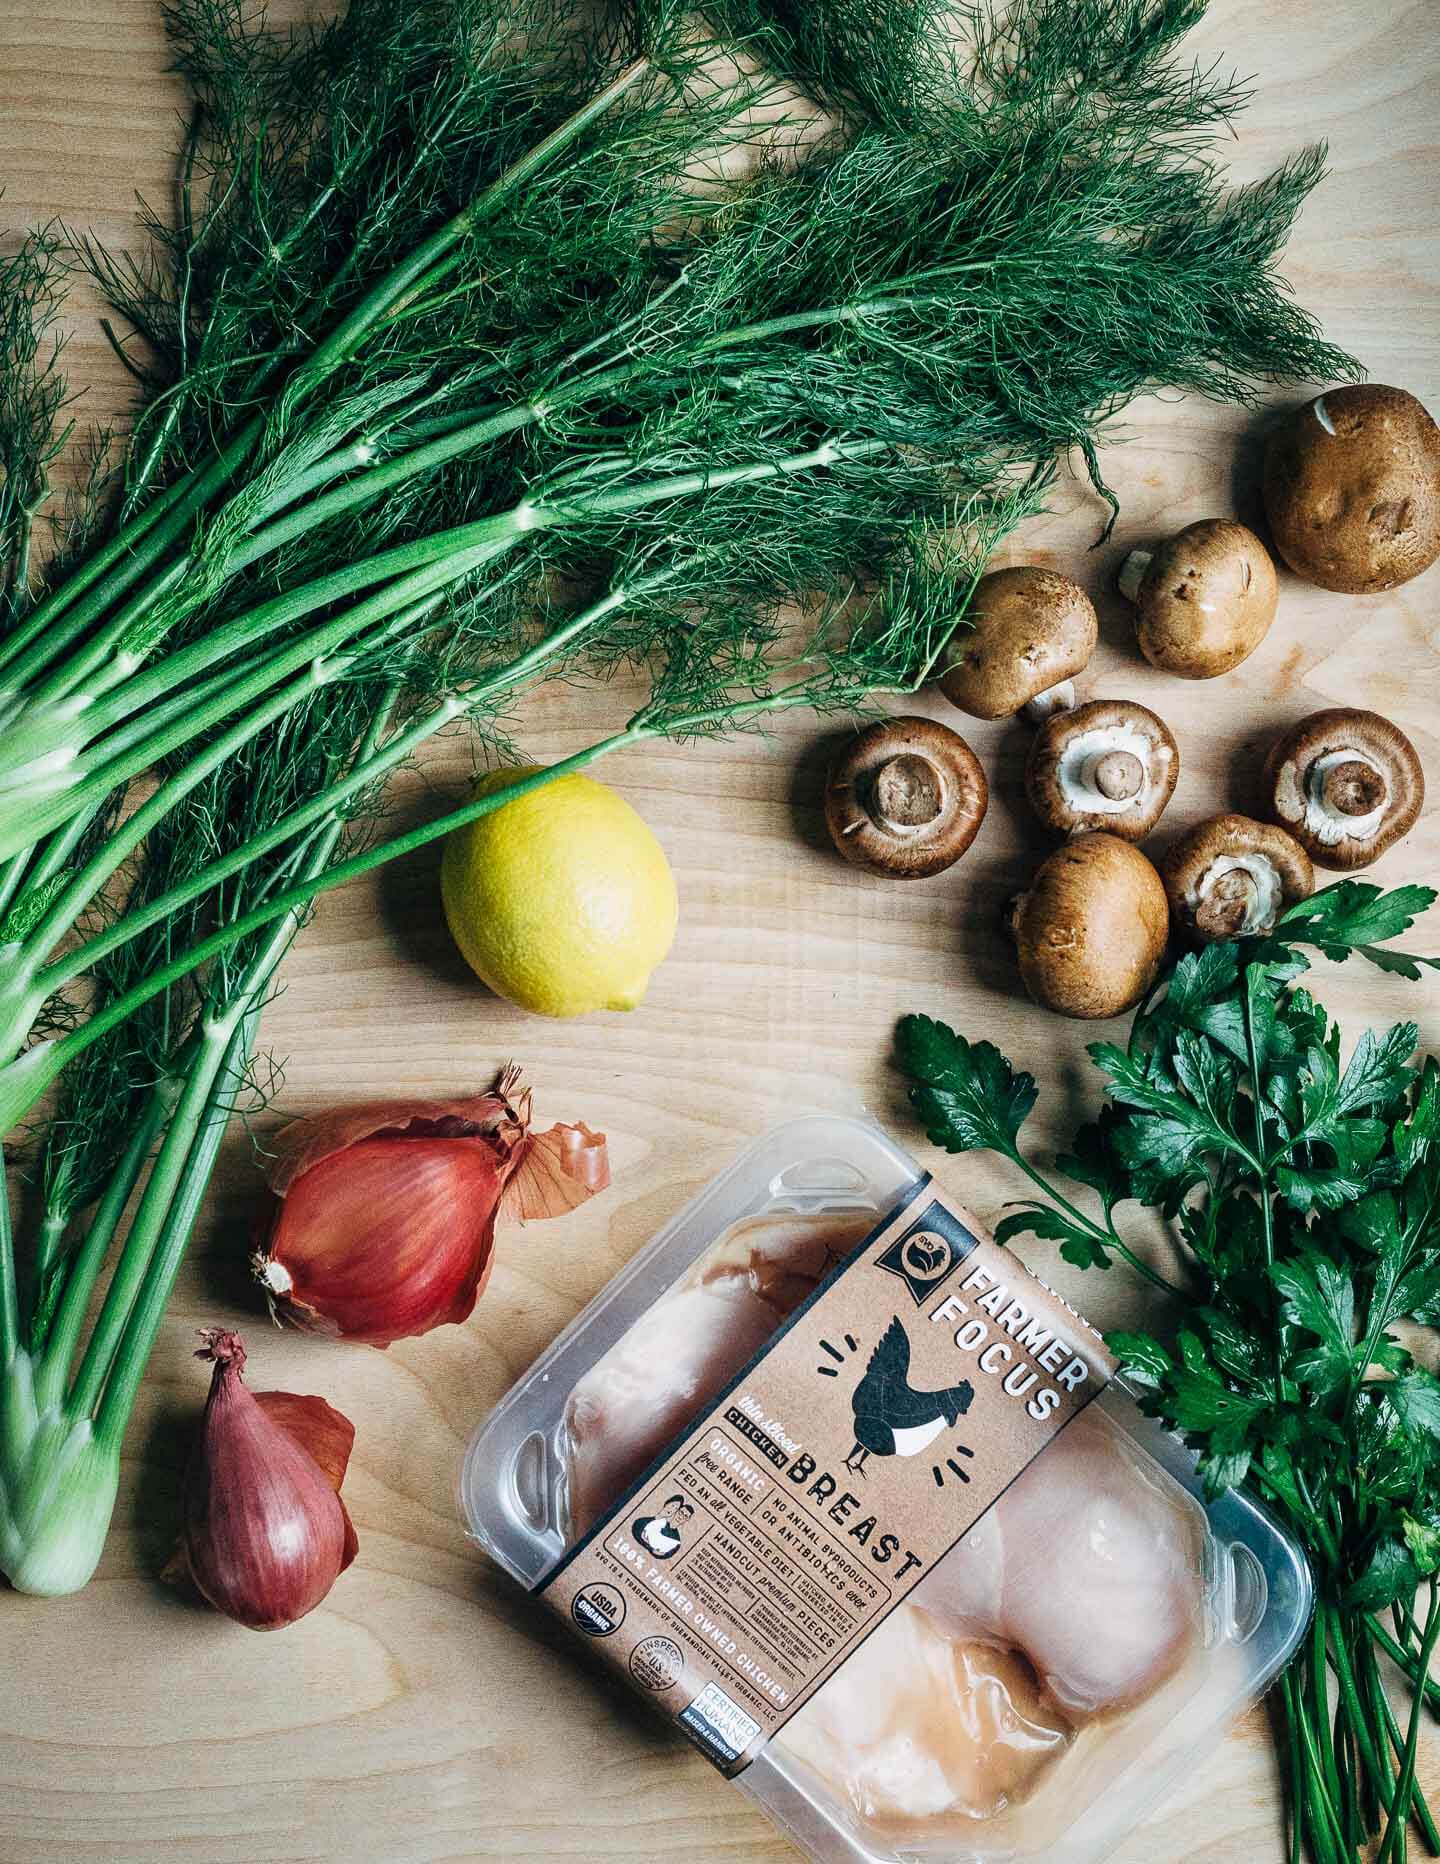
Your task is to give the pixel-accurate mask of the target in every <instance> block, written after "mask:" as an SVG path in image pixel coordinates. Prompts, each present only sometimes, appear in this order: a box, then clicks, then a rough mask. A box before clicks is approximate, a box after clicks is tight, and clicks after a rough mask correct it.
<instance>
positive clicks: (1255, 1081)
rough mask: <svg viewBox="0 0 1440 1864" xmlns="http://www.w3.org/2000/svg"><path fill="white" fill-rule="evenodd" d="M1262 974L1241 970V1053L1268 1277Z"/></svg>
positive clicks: (1270, 1228) (1271, 1218) (1270, 1218)
mask: <svg viewBox="0 0 1440 1864" xmlns="http://www.w3.org/2000/svg"><path fill="white" fill-rule="evenodd" d="M1262 975H1263V973H1262V972H1261V970H1260V967H1259V966H1258V965H1253V964H1247V965H1246V967H1245V990H1244V1006H1245V1053H1246V1056H1247V1058H1248V1060H1249V1064H1250V1109H1251V1112H1252V1114H1253V1116H1254V1120H1255V1156H1254V1159H1253V1160H1252V1161H1251V1162H1252V1164H1253V1166H1254V1170H1255V1176H1256V1177H1257V1178H1258V1179H1259V1181H1260V1183H1259V1191H1260V1226H1261V1234H1262V1238H1263V1245H1264V1250H1265V1273H1266V1276H1267V1277H1268V1276H1269V1274H1270V1271H1271V1270H1272V1269H1273V1268H1274V1266H1275V1212H1274V1210H1273V1209H1272V1208H1271V1203H1270V1187H1269V1185H1268V1183H1267V1182H1266V1180H1267V1178H1268V1176H1269V1173H1268V1170H1267V1167H1266V1163H1265V1112H1264V1102H1263V1099H1262V1096H1261V1091H1260V1047H1259V1044H1258V1043H1257V1041H1256V1039H1255V989H1256V982H1257V979H1258V978H1260V977H1261V976H1262ZM1273 1353H1274V1361H1275V1365H1274V1385H1275V1397H1276V1399H1277V1401H1278V1399H1279V1396H1280V1383H1281V1380H1280V1343H1279V1334H1278V1330H1277V1332H1276V1334H1275V1336H1274V1346H1273Z"/></svg>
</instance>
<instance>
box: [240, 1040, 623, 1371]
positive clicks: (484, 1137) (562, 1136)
mask: <svg viewBox="0 0 1440 1864" xmlns="http://www.w3.org/2000/svg"><path fill="white" fill-rule="evenodd" d="M267 1175H268V1178H269V1182H270V1189H271V1190H272V1192H273V1193H274V1194H275V1198H276V1200H277V1202H276V1205H275V1208H274V1211H273V1214H272V1217H271V1222H270V1227H269V1234H268V1236H267V1237H266V1240H265V1242H264V1244H263V1246H262V1247H261V1248H260V1250H258V1251H257V1253H256V1256H255V1262H254V1268H255V1274H256V1276H257V1278H258V1280H259V1281H260V1283H261V1285H262V1287H263V1288H264V1289H265V1291H266V1294H267V1296H268V1298H269V1300H270V1303H271V1307H272V1309H273V1310H274V1311H275V1313H276V1314H277V1315H279V1316H281V1317H283V1318H284V1319H286V1320H289V1321H291V1322H292V1323H293V1324H294V1325H295V1326H298V1327H301V1328H304V1329H305V1330H306V1331H307V1332H311V1333H323V1334H329V1335H332V1336H337V1337H340V1338H343V1339H347V1340H361V1341H364V1342H365V1343H366V1344H368V1345H370V1346H389V1345H391V1344H392V1343H393V1342H394V1341H396V1340H403V1339H410V1338H412V1337H414V1336H415V1335H417V1334H422V1333H428V1332H429V1331H430V1330H431V1328H433V1327H440V1326H445V1325H448V1324H458V1323H459V1322H461V1321H463V1320H466V1319H467V1318H468V1317H469V1315H470V1313H471V1311H472V1309H473V1308H474V1306H475V1303H476V1301H477V1300H478V1299H479V1297H480V1295H481V1294H482V1293H483V1292H484V1289H485V1285H486V1283H487V1282H488V1280H489V1278H490V1271H491V1269H492V1267H493V1265H494V1251H495V1226H496V1220H497V1218H499V1217H502V1216H504V1217H509V1218H513V1219H515V1220H517V1221H521V1222H524V1221H526V1220H528V1219H532V1218H542V1217H553V1216H559V1215H562V1214H564V1213H565V1212H566V1211H569V1210H573V1209H574V1208H576V1206H577V1205H579V1204H581V1203H583V1202H584V1201H585V1199H586V1198H588V1197H591V1196H593V1195H594V1194H595V1192H597V1191H601V1190H603V1189H604V1188H605V1187H606V1185H608V1183H609V1182H610V1171H609V1164H608V1159H607V1154H606V1147H605V1136H604V1134H603V1133H593V1132H591V1131H590V1129H589V1127H587V1126H585V1125H584V1124H583V1123H580V1124H576V1125H573V1126H552V1127H550V1128H548V1129H547V1130H546V1131H544V1132H539V1133H537V1132H534V1131H532V1129H531V1123H530V1095H529V1092H528V1090H526V1089H523V1088H522V1087H521V1086H520V1082H519V1076H518V1073H517V1071H516V1070H515V1069H513V1068H509V1069H506V1070H505V1071H504V1072H503V1073H502V1074H501V1075H500V1077H499V1079H498V1080H497V1081H496V1083H495V1086H494V1087H493V1088H492V1089H491V1090H490V1091H489V1092H488V1093H485V1094H472V1095H469V1096H466V1097H462V1098H460V1099H455V1100H424V1101H393V1100H392V1101H369V1102H365V1103H363V1104H360V1105H357V1106H351V1107H340V1108H336V1109H335V1110H333V1111H332V1112H330V1113H325V1114H320V1115H317V1116H316V1117H314V1118H312V1119H308V1120H299V1121H296V1122H295V1123H294V1124H292V1125H291V1126H288V1127H286V1128H285V1129H284V1130H283V1131H282V1132H281V1133H280V1134H279V1135H278V1136H277V1138H276V1139H275V1140H274V1142H273V1149H272V1154H271V1161H270V1169H269V1172H268V1174H267Z"/></svg>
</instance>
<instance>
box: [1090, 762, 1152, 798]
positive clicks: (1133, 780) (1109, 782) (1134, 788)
mask: <svg viewBox="0 0 1440 1864" xmlns="http://www.w3.org/2000/svg"><path fill="white" fill-rule="evenodd" d="M1082 780H1083V782H1084V783H1085V784H1086V785H1087V786H1088V787H1089V788H1090V789H1094V790H1098V791H1099V792H1100V794H1101V795H1102V796H1103V797H1105V798H1106V799H1107V801H1109V802H1112V803H1124V802H1129V800H1130V798H1131V797H1132V796H1138V795H1139V794H1140V792H1141V790H1142V789H1144V787H1145V766H1144V764H1142V763H1141V761H1140V759H1139V758H1138V757H1136V755H1135V753H1134V752H1133V751H1104V752H1102V753H1101V755H1100V756H1099V757H1093V758H1091V759H1090V760H1089V762H1088V763H1087V764H1086V766H1085V772H1084V777H1083V779H1082Z"/></svg>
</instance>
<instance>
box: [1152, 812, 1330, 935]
mask: <svg viewBox="0 0 1440 1864" xmlns="http://www.w3.org/2000/svg"><path fill="white" fill-rule="evenodd" d="M1160 875H1161V878H1162V879H1163V880H1164V882H1165V892H1166V895H1167V896H1168V898H1169V901H1170V913H1171V917H1172V919H1173V921H1174V924H1175V926H1176V928H1177V929H1178V930H1179V931H1181V932H1183V933H1185V934H1186V935H1187V936H1188V937H1189V938H1190V940H1191V941H1192V942H1193V943H1195V944H1200V945H1209V944H1211V943H1213V942H1214V941H1215V940H1216V939H1226V938H1248V937H1251V936H1252V935H1256V934H1259V933H1262V932H1268V931H1269V930H1270V929H1271V927H1272V926H1273V925H1274V924H1275V921H1276V919H1277V918H1279V916H1280V914H1281V913H1282V912H1283V911H1284V909H1285V908H1286V907H1287V906H1293V905H1294V903H1295V902H1296V900H1306V899H1309V897H1310V895H1311V894H1312V893H1313V892H1314V891H1315V870H1314V868H1313V867H1312V866H1311V865H1310V857H1309V855H1308V854H1306V852H1305V850H1304V849H1303V848H1302V847H1301V846H1300V844H1299V842H1298V841H1296V840H1295V838H1294V837H1293V836H1292V835H1287V834H1286V833H1285V830H1284V829H1283V828H1276V827H1275V825H1274V824H1273V823H1271V822H1253V821H1252V820H1251V819H1250V817H1249V816H1242V815H1218V816H1212V817H1211V818H1210V820H1209V821H1208V822H1201V823H1198V824H1197V825H1196V826H1195V827H1194V828H1192V829H1191V830H1190V831H1189V832H1188V834H1185V835H1182V836H1181V837H1180V839H1179V841H1177V842H1176V844H1175V846H1174V847H1173V848H1172V849H1171V850H1170V852H1169V853H1168V854H1167V855H1166V856H1165V859H1164V860H1163V861H1162V862H1161V863H1160Z"/></svg>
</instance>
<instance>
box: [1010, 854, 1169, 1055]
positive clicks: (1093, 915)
mask: <svg viewBox="0 0 1440 1864" xmlns="http://www.w3.org/2000/svg"><path fill="white" fill-rule="evenodd" d="M1009 918H1010V930H1011V932H1012V933H1013V934H1014V938H1015V952H1016V956H1017V957H1018V959H1019V961H1020V976H1021V978H1022V979H1023V980H1024V984H1025V988H1026V990H1027V991H1028V992H1029V993H1030V995H1031V997H1033V998H1034V1000H1035V1002H1036V1003H1039V1004H1042V1005H1043V1006H1044V1007H1045V1008H1046V1009H1048V1010H1056V1011H1058V1012H1059V1014H1060V1015H1061V1016H1077V1017H1088V1018H1099V1017H1103V1016H1119V1015H1120V1014H1121V1012H1122V1011H1124V1010H1129V1009H1133V1008H1134V1006H1135V1005H1136V1004H1137V1003H1138V1002H1139V1001H1140V999H1141V998H1142V997H1143V996H1144V995H1145V992H1146V991H1147V990H1148V989H1149V988H1150V986H1151V984H1152V983H1153V982H1154V981H1155V975H1156V973H1157V971H1158V970H1159V969H1160V960H1161V958H1163V957H1164V955H1165V944H1166V940H1167V938H1168V936H1169V930H1170V911H1169V907H1168V906H1167V904H1166V900H1165V888H1164V886H1163V885H1162V884H1161V881H1160V876H1159V874H1157V873H1156V871H1155V869H1154V868H1153V867H1152V866H1151V865H1150V863H1149V861H1147V860H1146V859H1145V856H1144V855H1143V854H1141V852H1140V850H1139V849H1138V848H1136V847H1134V846H1133V845H1132V844H1131V843H1130V842H1128V841H1121V840H1120V838H1119V836H1117V835H1100V834H1091V835H1077V836H1076V837H1075V839H1074V840H1073V841H1068V842H1066V844H1065V846H1064V847H1063V848H1057V849H1056V850H1055V852H1054V854H1052V855H1051V856H1050V857H1049V859H1048V860H1046V861H1044V862H1042V863H1041V865H1040V868H1039V869H1038V871H1037V872H1036V875H1035V878H1034V879H1033V880H1032V881H1031V882H1030V885H1029V887H1028V888H1027V889H1026V891H1025V892H1024V893H1022V894H1021V895H1020V896H1019V898H1018V899H1016V900H1014V901H1012V903H1011V907H1010V914H1009Z"/></svg>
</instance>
